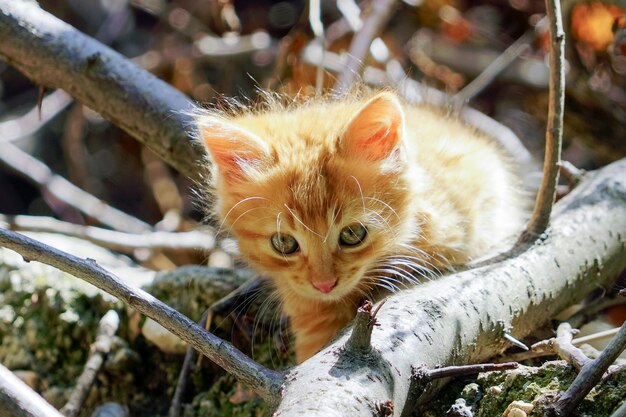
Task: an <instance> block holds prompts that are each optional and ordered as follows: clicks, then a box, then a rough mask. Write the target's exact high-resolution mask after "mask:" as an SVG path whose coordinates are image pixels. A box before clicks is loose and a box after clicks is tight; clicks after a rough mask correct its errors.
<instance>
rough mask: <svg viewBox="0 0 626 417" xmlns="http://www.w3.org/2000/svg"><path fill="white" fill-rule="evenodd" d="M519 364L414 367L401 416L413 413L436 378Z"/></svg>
mask: <svg viewBox="0 0 626 417" xmlns="http://www.w3.org/2000/svg"><path fill="white" fill-rule="evenodd" d="M518 366H519V363H517V362H505V363H483V364H477V365H461V366H446V367H444V368H435V369H428V368H426V367H424V366H419V367H412V372H411V382H410V385H409V392H408V395H407V400H406V402H405V404H407V405H406V406H405V407H404V409H403V410H402V414H401V417H408V416H411V415H413V411H414V405H415V404H417V403H418V399H419V398H420V396H421V395H422V394H423V393H424V392H425V390H426V387H427V386H428V385H429V384H430V383H431V382H432V381H434V380H436V379H441V378H450V377H459V376H466V375H474V374H478V373H481V372H493V371H505V370H507V369H515V368H517V367H518Z"/></svg>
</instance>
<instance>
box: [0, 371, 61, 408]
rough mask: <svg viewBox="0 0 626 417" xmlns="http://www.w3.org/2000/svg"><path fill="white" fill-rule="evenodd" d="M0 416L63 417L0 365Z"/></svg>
mask: <svg viewBox="0 0 626 417" xmlns="http://www.w3.org/2000/svg"><path fill="white" fill-rule="evenodd" d="M5 413H6V414H5ZM0 415H1V416H3V417H5V416H6V417H42V416H45V417H63V415H62V414H61V413H59V412H58V411H57V410H56V409H55V408H54V407H53V406H51V405H50V404H48V403H47V402H46V400H44V399H43V398H41V397H40V396H39V395H37V393H36V392H35V391H33V390H32V389H30V387H29V386H28V385H26V384H25V383H24V382H22V380H21V379H19V378H18V377H16V376H15V375H14V374H13V372H11V371H9V370H8V369H7V368H5V367H4V366H2V365H0Z"/></svg>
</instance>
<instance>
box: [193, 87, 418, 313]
mask: <svg viewBox="0 0 626 417" xmlns="http://www.w3.org/2000/svg"><path fill="white" fill-rule="evenodd" d="M257 117H259V118H261V117H263V116H262V115H260V116H257ZM216 123H221V122H216ZM338 123H341V121H338ZM344 125H345V122H344ZM218 127H219V129H215V126H213V130H212V131H210V133H207V132H208V130H207V131H205V136H204V140H205V144H206V145H207V149H208V150H209V151H210V153H211V155H212V158H213V161H214V163H215V164H216V165H217V168H218V172H217V180H216V187H217V197H218V201H217V212H218V215H219V217H220V218H221V219H222V228H223V229H226V230H228V231H230V232H231V233H232V234H234V235H235V237H237V239H238V242H239V247H240V251H241V253H242V255H243V256H244V257H245V258H246V259H247V260H248V261H249V262H250V263H251V264H252V265H253V266H255V267H256V268H257V269H259V270H261V271H262V272H264V273H266V274H267V275H268V276H270V277H271V278H272V279H273V281H274V284H275V286H276V288H277V289H278V291H279V292H280V294H281V295H282V296H283V297H289V296H299V297H305V298H308V299H315V300H327V301H334V300H339V299H341V298H343V297H345V296H346V295H347V294H350V293H353V292H355V291H361V292H364V291H366V290H367V289H369V288H370V287H371V286H372V282H370V279H369V278H368V277H369V276H372V277H373V276H375V275H377V274H380V273H381V272H383V271H376V270H373V269H372V268H373V267H374V266H375V265H376V264H377V261H378V260H379V259H380V258H381V257H383V256H385V255H389V254H391V252H392V251H393V248H394V247H397V246H396V244H397V243H398V241H399V240H403V237H402V236H400V234H401V233H399V230H403V227H404V226H406V225H407V224H408V223H410V221H411V219H408V218H407V217H408V216H409V215H408V214H407V213H408V210H407V209H405V207H406V206H407V204H408V198H409V196H408V193H407V184H406V182H405V179H404V177H403V175H402V173H403V168H404V167H403V164H402V163H401V161H400V158H399V154H398V145H399V142H400V138H401V134H402V109H401V107H400V105H399V103H397V101H396V100H395V98H394V97H393V96H391V95H387V94H384V95H380V96H377V97H375V98H374V99H372V100H371V101H370V102H368V103H366V105H365V106H364V107H363V108H362V109H360V111H359V112H357V114H355V115H353V119H352V120H351V121H350V122H349V123H347V128H345V129H344V131H342V133H341V135H340V137H339V138H337V139H335V138H330V139H329V138H326V140H317V141H316V142H315V146H311V147H310V148H305V149H304V150H303V149H300V147H299V146H295V149H298V150H296V151H294V146H292V142H290V141H294V140H295V141H298V140H300V138H298V137H296V138H295V139H289V140H286V141H281V140H278V139H276V138H275V139H274V140H272V139H268V138H264V137H258V136H256V135H254V134H253V133H251V132H249V131H247V130H242V129H240V128H236V127H234V126H232V125H228V126H225V125H223V124H219V126H218ZM215 132H218V133H217V134H216V133H215ZM280 133H281V132H277V133H276V134H280ZM295 134H296V136H297V135H298V132H295ZM292 136H293V135H292ZM302 140H304V139H302ZM298 145H300V144H298Z"/></svg>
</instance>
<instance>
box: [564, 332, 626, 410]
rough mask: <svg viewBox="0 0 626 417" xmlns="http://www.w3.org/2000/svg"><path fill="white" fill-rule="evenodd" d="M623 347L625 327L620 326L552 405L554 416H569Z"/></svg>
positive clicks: (625, 336)
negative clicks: (596, 356)
mask: <svg viewBox="0 0 626 417" xmlns="http://www.w3.org/2000/svg"><path fill="white" fill-rule="evenodd" d="M625 347H626V325H622V327H621V328H620V330H619V332H617V334H616V335H615V337H614V338H613V339H612V340H611V341H610V342H609V344H608V346H607V347H606V348H605V349H604V350H603V351H602V353H601V354H600V356H598V358H597V359H595V360H593V361H589V362H587V363H586V364H585V366H584V367H583V368H582V370H581V371H580V373H579V374H578V376H577V377H576V379H574V382H572V385H570V387H569V388H568V389H567V391H565V392H564V393H563V395H561V397H560V398H559V399H558V401H557V402H556V403H555V404H554V408H553V411H554V414H555V415H556V416H558V417H567V416H569V415H570V414H571V413H572V412H573V411H574V410H575V409H576V406H577V405H578V404H580V402H581V401H582V400H583V398H585V396H586V395H587V394H588V393H589V391H591V389H592V388H593V387H594V386H595V385H596V384H597V383H598V382H600V379H602V375H603V374H604V372H606V370H607V369H608V368H609V366H611V365H612V364H613V362H615V359H617V357H618V356H619V355H620V354H621V353H622V352H623V351H624V348H625Z"/></svg>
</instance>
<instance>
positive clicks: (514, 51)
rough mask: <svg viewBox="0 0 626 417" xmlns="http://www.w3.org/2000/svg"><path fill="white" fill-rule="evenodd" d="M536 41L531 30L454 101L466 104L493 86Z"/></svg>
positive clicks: (466, 87) (457, 94) (455, 97)
mask: <svg viewBox="0 0 626 417" xmlns="http://www.w3.org/2000/svg"><path fill="white" fill-rule="evenodd" d="M534 39H535V31H534V30H529V31H527V32H525V33H524V34H523V35H522V36H520V37H519V38H518V39H517V40H516V41H515V42H513V43H512V44H511V45H510V46H509V47H508V48H506V49H505V50H504V52H502V54H500V55H499V56H498V57H497V58H496V59H494V60H493V61H491V62H490V63H489V65H488V66H487V67H486V68H485V69H484V70H483V71H482V72H481V73H480V74H479V75H478V76H477V77H476V78H474V79H473V80H472V81H471V82H469V83H468V84H467V85H466V86H465V87H463V89H462V90H461V91H459V92H458V93H456V94H455V95H454V97H453V99H457V100H460V101H462V102H465V101H469V100H471V99H472V98H474V97H476V96H477V95H478V94H480V92H481V91H483V90H484V89H485V88H486V87H487V86H488V85H489V84H491V83H492V82H493V80H495V79H496V77H497V76H498V75H499V74H500V73H501V72H502V71H504V70H505V69H507V68H508V67H509V65H511V64H512V63H513V61H515V60H516V59H517V57H518V56H520V54H521V53H523V52H524V51H526V49H528V47H529V46H530V43H531V42H532V41H533V40H534Z"/></svg>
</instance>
